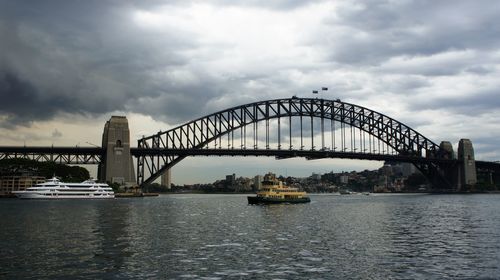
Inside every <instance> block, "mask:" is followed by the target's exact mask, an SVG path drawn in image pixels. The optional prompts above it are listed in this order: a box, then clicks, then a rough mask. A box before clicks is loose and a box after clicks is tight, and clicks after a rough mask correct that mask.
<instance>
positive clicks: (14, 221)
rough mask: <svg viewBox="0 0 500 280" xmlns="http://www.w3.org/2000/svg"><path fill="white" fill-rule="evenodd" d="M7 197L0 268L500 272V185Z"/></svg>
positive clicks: (403, 274)
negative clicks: (274, 199) (366, 191)
mask: <svg viewBox="0 0 500 280" xmlns="http://www.w3.org/2000/svg"><path fill="white" fill-rule="evenodd" d="M311 200H312V202H311V203H309V204H297V205H270V206H251V205H248V204H247V201H246V196H245V195H203V194H176V195H161V196H159V197H152V198H142V199H138V198H131V199H114V200H56V201H53V200H51V201H48V200H45V201H44V200H18V199H3V200H0V214H1V219H0V246H1V247H0V279H499V277H500V195H479V194H478V195H425V194H419V195H370V196H364V195H343V196H340V195H311Z"/></svg>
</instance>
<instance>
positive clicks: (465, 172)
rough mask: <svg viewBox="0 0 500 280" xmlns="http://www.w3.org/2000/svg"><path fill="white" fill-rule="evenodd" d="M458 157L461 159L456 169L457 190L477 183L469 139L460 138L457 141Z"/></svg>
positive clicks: (472, 151)
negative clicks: (457, 173)
mask: <svg viewBox="0 0 500 280" xmlns="http://www.w3.org/2000/svg"><path fill="white" fill-rule="evenodd" d="M458 159H459V160H460V161H461V163H460V165H459V168H458V171H459V178H458V181H459V183H458V190H459V191H460V190H465V188H466V187H467V188H470V187H472V186H474V185H476V183H477V170H476V160H475V159H474V148H473V147H472V142H471V141H470V140H469V139H460V142H459V143H458Z"/></svg>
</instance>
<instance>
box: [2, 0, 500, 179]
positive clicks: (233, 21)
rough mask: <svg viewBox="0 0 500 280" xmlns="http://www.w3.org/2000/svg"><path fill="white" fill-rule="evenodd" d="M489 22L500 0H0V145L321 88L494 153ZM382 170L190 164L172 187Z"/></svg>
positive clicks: (134, 133)
mask: <svg viewBox="0 0 500 280" xmlns="http://www.w3.org/2000/svg"><path fill="white" fill-rule="evenodd" d="M499 18H500V2H498V1H496V0H493V1H481V0H478V1H459V0H450V1H425V0H419V1H416V0H415V1H405V0H398V1H393V0H385V1H384V0H380V1H348V0H345V1H320V0H318V1H299V0H289V1H287V0H276V1H262V0H246V1H238V0H212V1H209V0H206V1H184V0H182V1H181V0H179V1H124V0H113V1H112V0H110V1H92V0H88V1H68V0H50V1H49V0H40V1H20V0H11V1H8V0H0V98H1V101H0V145H23V144H26V145H52V144H54V145H58V146H74V145H79V146H89V145H90V144H88V143H95V144H100V141H101V133H102V129H103V126H104V123H105V121H106V120H107V119H109V117H110V116H111V115H126V116H127V118H128V119H129V123H130V127H131V137H132V139H137V138H139V137H141V136H142V135H150V134H153V133H156V132H157V131H159V130H162V131H165V130H167V129H168V128H171V127H174V126H176V125H179V124H182V123H184V122H187V121H189V120H192V119H194V118H197V117H200V116H203V115H206V114H210V113H212V112H215V111H219V110H223V109H226V108H228V107H230V106H235V105H240V104H244V103H249V102H253V101H259V100H265V99H274V98H281V97H290V96H292V95H298V96H301V97H311V90H312V89H318V88H321V87H322V86H326V87H328V88H329V91H328V92H326V93H322V95H323V96H322V97H323V98H328V99H336V98H340V99H342V100H343V101H347V102H352V103H355V104H358V105H361V106H365V107H368V108H370V109H373V110H376V111H379V112H382V113H384V114H386V115H388V116H391V117H393V118H395V119H397V120H399V121H401V122H403V123H405V124H407V125H409V126H411V127H412V128H414V129H415V130H417V131H419V132H420V133H422V134H423V135H425V136H427V137H428V138H430V139H432V140H433V141H434V142H437V143H439V142H440V141H442V140H449V141H451V142H452V143H453V144H454V145H455V147H456V144H457V143H458V141H459V139H460V138H470V139H471V140H472V141H473V144H474V148H475V151H476V158H478V159H482V160H500V142H499V141H498V139H500V129H499V128H500V92H499V89H500V79H499V77H500V48H499V47H500V20H499ZM133 142H134V145H135V141H133ZM380 164H381V163H379V162H369V161H345V160H318V161H305V160H302V159H292V160H284V161H275V160H274V159H272V158H259V159H256V158H236V159H232V158H222V159H217V160H215V159H213V158H190V159H186V160H184V161H183V162H181V163H180V164H179V165H177V166H176V167H175V168H174V170H173V176H174V179H173V182H174V183H179V184H182V183H196V182H210V181H213V180H214V179H217V178H223V177H224V175H225V174H229V173H233V172H235V173H237V175H244V176H251V175H255V174H258V173H260V174H262V173H264V172H266V171H268V170H269V171H275V172H276V173H279V174H283V175H285V174H287V175H294V176H306V175H310V173H311V172H313V171H316V172H328V171H331V170H334V171H338V170H362V169H365V168H370V169H371V168H377V167H378V166H380ZM256 166H258V167H256ZM193 174H197V175H196V176H194V175H193Z"/></svg>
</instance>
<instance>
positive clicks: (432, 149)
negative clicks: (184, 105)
mask: <svg viewBox="0 0 500 280" xmlns="http://www.w3.org/2000/svg"><path fill="white" fill-rule="evenodd" d="M188 156H273V157H276V158H277V159H284V158H292V157H304V158H307V159H320V158H345V159H359V160H378V161H396V162H410V163H413V164H414V165H415V166H416V167H417V168H418V169H419V170H420V171H421V172H422V173H423V174H424V175H425V176H426V177H427V178H428V179H429V181H430V182H431V183H432V185H433V186H434V187H435V188H438V189H445V190H460V189H462V188H463V187H464V186H466V185H473V184H475V183H476V172H477V169H480V170H483V171H484V170H485V171H488V172H496V173H498V172H500V164H499V163H496V162H486V161H476V160H475V159H474V152H473V148H472V143H471V142H470V141H469V140H467V139H462V140H461V141H460V144H459V149H458V153H457V154H455V152H454V151H453V148H452V145H451V143H450V142H446V141H442V142H441V143H440V144H439V145H438V144H436V143H435V142H433V141H432V140H430V139H428V138H427V137H425V136H424V135H422V134H420V133H419V132H417V131H415V130H414V129H412V128H410V127H409V126H407V125H405V124H403V123H401V122H399V121H397V120H395V119H393V118H390V117H388V116H386V115H384V114H382V113H379V112H376V111H373V110H370V109H368V108H365V107H362V106H358V105H355V104H351V103H347V102H342V101H340V100H338V99H337V100H325V99H317V98H297V97H292V98H284V99H275V100H266V101H259V102H254V103H249V104H244V105H240V106H236V107H232V108H229V109H226V110H222V111H219V112H216V113H213V114H210V115H207V116H204V117H201V118H198V119H196V120H193V121H190V122H187V123H185V124H183V125H180V126H178V127H175V128H173V129H170V130H167V131H164V132H161V131H160V132H158V133H156V134H154V135H151V136H148V137H143V138H141V139H139V140H137V148H133V147H130V139H129V131H128V123H127V121H126V119H125V118H124V117H112V118H111V120H110V121H108V123H107V124H106V126H105V131H104V133H103V145H102V147H100V148H99V147H95V148H88V147H0V159H3V158H18V157H22V158H30V159H34V160H39V161H48V160H50V161H56V162H61V163H68V164H95V163H99V164H100V168H99V173H100V174H99V177H100V179H105V180H108V181H119V182H127V181H128V182H130V181H136V182H137V184H139V185H141V186H144V185H147V184H150V183H151V182H153V181H154V180H156V179H157V178H158V177H160V176H162V175H163V174H165V173H166V172H167V171H168V170H170V169H171V168H172V167H173V166H174V165H175V164H177V163H179V162H180V161H181V160H183V159H184V158H186V157H188ZM132 157H134V158H135V159H136V162H137V164H136V166H135V171H136V173H135V174H137V180H136V179H135V174H134V170H133V169H134V167H132V163H133V160H132ZM120 178H121V179H120ZM115 179H116V180H115ZM120 180H121V181H120Z"/></svg>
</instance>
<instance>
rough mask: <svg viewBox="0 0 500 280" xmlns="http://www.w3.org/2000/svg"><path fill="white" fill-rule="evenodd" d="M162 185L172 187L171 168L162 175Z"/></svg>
mask: <svg viewBox="0 0 500 280" xmlns="http://www.w3.org/2000/svg"><path fill="white" fill-rule="evenodd" d="M161 185H162V186H165V187H166V188H167V189H168V190H170V189H171V188H172V172H171V171H170V168H169V169H167V170H165V172H163V174H162V175H161Z"/></svg>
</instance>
